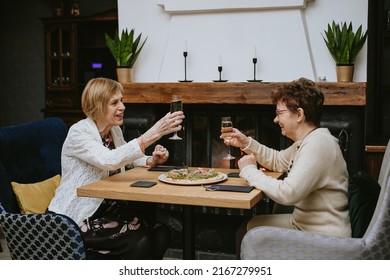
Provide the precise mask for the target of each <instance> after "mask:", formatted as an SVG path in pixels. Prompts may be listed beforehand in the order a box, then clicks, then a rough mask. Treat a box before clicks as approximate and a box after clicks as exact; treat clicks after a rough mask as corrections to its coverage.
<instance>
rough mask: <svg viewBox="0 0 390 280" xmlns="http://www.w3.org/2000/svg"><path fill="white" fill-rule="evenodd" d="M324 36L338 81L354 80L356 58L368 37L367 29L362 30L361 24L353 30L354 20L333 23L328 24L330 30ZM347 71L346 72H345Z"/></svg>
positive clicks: (325, 31)
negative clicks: (334, 64) (334, 63)
mask: <svg viewBox="0 0 390 280" xmlns="http://www.w3.org/2000/svg"><path fill="white" fill-rule="evenodd" d="M324 33H325V36H324V35H323V34H321V35H322V37H323V39H324V41H325V44H326V46H327V47H328V50H329V52H330V54H331V55H332V57H333V59H334V61H335V62H336V73H337V81H338V82H352V79H353V71H354V65H355V61H356V58H357V56H358V54H359V52H360V50H361V49H362V48H363V46H364V43H365V42H366V39H367V31H365V32H363V31H362V26H361V25H360V26H359V28H358V29H357V30H356V32H354V31H353V27H352V22H350V23H349V25H347V23H346V22H344V23H340V24H336V23H335V22H334V21H333V22H332V25H330V24H328V30H324ZM345 71H346V72H345Z"/></svg>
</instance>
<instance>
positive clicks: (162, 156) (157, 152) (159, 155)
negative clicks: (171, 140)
mask: <svg viewBox="0 0 390 280" xmlns="http://www.w3.org/2000/svg"><path fill="white" fill-rule="evenodd" d="M168 157H169V152H168V150H167V149H166V148H164V147H163V146H161V145H156V147H155V148H154V151H153V153H152V156H151V157H149V158H148V160H147V161H146V163H147V165H149V166H154V165H160V164H163V163H164V162H166V161H167V160H168Z"/></svg>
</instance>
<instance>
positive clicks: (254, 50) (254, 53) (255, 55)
mask: <svg viewBox="0 0 390 280" xmlns="http://www.w3.org/2000/svg"><path fill="white" fill-rule="evenodd" d="M253 58H257V53H256V46H254V47H253Z"/></svg>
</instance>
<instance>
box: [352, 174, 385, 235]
mask: <svg viewBox="0 0 390 280" xmlns="http://www.w3.org/2000/svg"><path fill="white" fill-rule="evenodd" d="M380 191H381V187H380V185H379V184H378V182H377V181H375V179H374V178H372V177H371V176H370V175H368V174H367V173H365V172H363V171H358V172H356V173H355V174H354V175H353V176H351V177H350V179H349V187H348V205H349V217H350V220H351V226H352V237H355V238H361V237H363V235H364V233H365V232H366V230H367V228H368V225H369V224H370V222H371V219H372V215H373V214H374V211H375V207H376V203H377V202H378V197H379V193H380Z"/></svg>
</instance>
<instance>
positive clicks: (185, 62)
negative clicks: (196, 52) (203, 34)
mask: <svg viewBox="0 0 390 280" xmlns="http://www.w3.org/2000/svg"><path fill="white" fill-rule="evenodd" d="M183 56H184V80H179V82H181V83H191V82H192V80H187V56H188V52H186V51H185V52H183Z"/></svg>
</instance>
